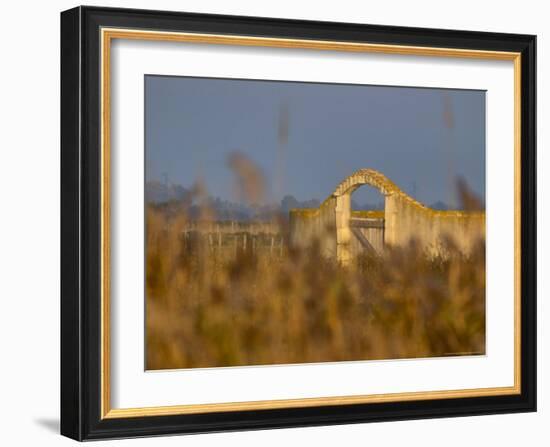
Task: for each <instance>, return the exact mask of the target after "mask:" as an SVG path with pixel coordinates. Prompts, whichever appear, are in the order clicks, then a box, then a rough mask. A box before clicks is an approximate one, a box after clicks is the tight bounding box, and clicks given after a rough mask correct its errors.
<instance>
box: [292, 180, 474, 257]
mask: <svg viewBox="0 0 550 447" xmlns="http://www.w3.org/2000/svg"><path fill="white" fill-rule="evenodd" d="M365 184H367V185H370V186H373V187H375V188H377V189H378V190H379V191H380V192H381V193H382V194H383V195H384V196H385V209H384V211H383V213H381V212H380V211H372V212H370V213H371V215H370V217H372V218H374V217H375V216H376V218H377V219H379V220H382V219H383V222H384V228H383V230H382V231H374V230H368V229H361V232H362V234H363V235H365V236H366V237H367V238H368V239H369V241H371V242H372V243H374V244H375V245H379V243H380V242H379V241H378V239H380V238H381V237H383V243H384V245H386V246H402V245H405V244H408V243H409V242H410V241H411V240H413V239H414V240H416V241H417V242H418V243H419V244H420V245H421V246H422V247H423V248H424V249H426V250H427V251H429V252H430V253H432V254H437V253H440V252H441V249H442V246H443V244H442V243H443V241H445V240H446V239H448V238H449V239H451V240H453V241H454V243H455V244H456V246H457V247H458V249H459V250H461V251H463V252H464V253H469V252H470V250H471V248H472V246H473V244H475V243H476V242H477V241H478V240H479V239H481V238H484V237H485V213H484V212H467V211H439V210H433V209H431V208H428V207H426V206H424V205H422V204H421V203H419V202H418V201H416V200H415V199H413V198H412V197H410V196H409V195H407V194H406V193H404V192H403V191H402V190H401V189H400V188H399V187H397V185H395V184H394V183H393V182H392V181H390V180H389V179H388V178H387V177H385V176H384V175H383V174H381V173H380V172H377V171H375V170H372V169H361V170H359V171H357V172H355V173H354V174H353V175H351V176H349V177H348V178H346V179H345V180H344V181H343V182H342V183H340V185H338V186H337V188H336V189H335V191H334V192H333V194H331V195H330V196H329V197H328V198H327V199H326V200H325V201H324V202H323V203H322V204H321V206H320V207H319V208H314V209H296V210H291V211H290V242H291V244H293V245H295V246H306V245H308V244H311V243H312V242H313V241H317V242H318V243H319V244H320V245H321V251H322V253H323V254H324V255H325V256H326V257H330V258H335V259H337V260H338V261H339V262H342V263H344V264H345V263H348V262H349V261H350V260H351V259H352V258H353V257H354V256H356V255H358V254H359V253H361V251H362V250H363V247H362V245H361V244H360V243H359V242H358V241H357V240H356V239H357V237H356V235H354V233H353V231H352V220H353V219H354V218H356V220H357V218H360V217H363V218H368V217H369V215H368V213H367V214H366V213H365V212H354V211H352V209H351V194H352V193H353V192H354V191H355V190H356V189H357V188H359V187H360V186H362V185H365Z"/></svg>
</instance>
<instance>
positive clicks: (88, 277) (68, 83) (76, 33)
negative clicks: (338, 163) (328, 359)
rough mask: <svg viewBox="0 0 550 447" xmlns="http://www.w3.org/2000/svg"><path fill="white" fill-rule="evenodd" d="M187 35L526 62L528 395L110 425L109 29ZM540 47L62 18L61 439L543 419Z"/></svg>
mask: <svg viewBox="0 0 550 447" xmlns="http://www.w3.org/2000/svg"><path fill="white" fill-rule="evenodd" d="M103 27H112V28H125V29H128V28H130V29H134V28H138V29H147V30H163V31H185V32H191V33H192V32H197V33H209V34H223V35H247V36H256V37H276V38H292V39H306V40H308V39H309V40H312V39H313V40H325V41H326V40H330V41H343V42H368V43H375V44H392V45H408V46H417V47H441V48H460V49H465V50H488V51H506V52H517V53H521V213H520V215H521V298H520V299H521V362H520V365H521V392H520V393H519V394H514V395H503V396H481V397H465V398H451V399H434V400H432V399H430V400H414V401H402V402H385V403H368V404H351V405H332V406H331V405H328V406H312V407H307V408H283V409H280V408H279V409H266V410H253V411H226V412H215V413H205V414H180V415H168V416H144V417H126V418H124V417H122V418H115V419H108V418H107V419H106V418H102V417H101V414H102V411H101V396H102V390H101V377H100V373H101V360H100V359H101V340H100V332H101V315H100V311H101V301H100V296H101V290H100V288H101V281H100V279H101V250H100V242H101V240H100V239H101V183H100V170H101V160H100V155H101V154H100V135H101V121H100V113H101V91H100V52H101V41H100V29H101V28H103ZM535 126H536V37H535V36H532V35H519V34H501V33H487V32H470V31H455V30H440V29H421V28H404V27H393V26H379V25H362V24H361V25H360V24H348V23H329V22H314V21H299V20H281V19H271V18H255V17H254V18H253V17H238V16H222V15H207V14H190V13H179V12H166V11H145V10H131V9H111V8H99V7H77V8H74V9H71V10H68V11H65V12H63V13H61V433H62V434H63V435H65V436H68V437H70V438H73V439H76V440H93V439H104V438H121V437H140V436H153V435H163V434H184V433H199V432H219V431H234V430H251V429H267V428H282V427H302V426H315V425H329V424H346V423H361V422H373V421H395V420H402V419H418V418H438V417H450V416H469V415H481V414H498V413H514V412H529V411H535V410H536V148H535V140H536V127H535Z"/></svg>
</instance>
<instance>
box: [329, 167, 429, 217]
mask: <svg viewBox="0 0 550 447" xmlns="http://www.w3.org/2000/svg"><path fill="white" fill-rule="evenodd" d="M363 185H368V186H372V187H373V188H375V189H377V190H378V191H380V193H381V194H382V195H384V196H390V195H394V194H395V195H398V196H400V197H401V198H403V199H405V200H406V201H408V202H409V203H410V204H411V205H413V206H416V207H418V208H420V209H423V210H426V211H428V210H429V209H430V208H428V207H427V206H425V205H423V204H422V203H420V202H418V201H417V200H415V199H413V198H412V197H411V196H409V195H408V194H407V193H405V192H404V191H403V190H401V189H400V188H399V186H397V185H396V184H395V183H393V182H392V181H391V180H390V179H389V178H388V177H386V176H385V175H384V174H382V173H381V172H378V171H376V170H375V169H359V170H358V171H355V172H354V173H353V174H351V175H350V176H348V177H346V178H345V179H344V180H343V181H342V182H340V183H339V184H338V186H337V187H336V189H335V190H334V192H333V193H332V196H333V197H340V196H344V195H346V194H347V195H351V194H352V193H353V192H354V191H355V190H356V189H358V188H360V187H361V186H363Z"/></svg>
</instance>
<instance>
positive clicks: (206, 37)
mask: <svg viewBox="0 0 550 447" xmlns="http://www.w3.org/2000/svg"><path fill="white" fill-rule="evenodd" d="M113 39H131V40H156V41H166V42H191V43H204V44H217V45H241V46H262V47H272V48H301V49H312V50H323V51H346V52H359V53H360V52H364V53H382V54H398V55H412V56H439V57H457V58H469V59H490V60H506V61H513V62H514V189H515V192H514V279H515V290H514V385H513V386H510V387H496V388H474V389H462V390H444V391H422V392H405V393H391V394H370V395H357V396H329V397H318V398H304V399H281V400H263V401H249V402H225V403H216V404H192V405H174V406H160V407H143V408H111V405H110V403H111V386H110V377H111V374H110V373H111V368H110V353H111V350H110V154H111V145H110V135H111V129H110V125H111V117H110V98H111V92H110V70H111V68H110V67H111V41H112V40H113ZM100 62H101V211H102V212H101V334H100V336H101V371H100V376H101V377H100V379H101V380H100V382H101V406H100V410H101V419H112V418H128V417H140V416H166V415H178V414H198V413H210V412H228V411H244V410H262V409H282V408H306V407H315V406H323V405H351V404H358V403H380V402H396V401H415V400H426V399H449V398H452V399H454V398H464V397H481V396H502V395H512V394H520V393H521V299H520V297H521V227H520V225H521V169H520V167H521V53H515V52H504V51H484V50H464V49H455V48H438V47H418V46H405V45H383V44H370V43H352V42H338V41H321V40H303V39H282V38H265V37H250V36H232V35H216V34H199V33H178V32H162V31H144V30H134V29H121V28H102V29H101V55H100Z"/></svg>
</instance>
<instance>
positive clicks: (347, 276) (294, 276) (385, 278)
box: [146, 206, 485, 369]
mask: <svg viewBox="0 0 550 447" xmlns="http://www.w3.org/2000/svg"><path fill="white" fill-rule="evenodd" d="M146 222H147V241H146V258H147V259H146V269H147V274H146V358H147V369H167V368H195V367H220V366H238V365H265V364H282V363H310V362H327V361H329V362H334V361H346V360H370V359H400V358H419V357H433V356H448V355H464V354H482V353H484V352H485V247H484V244H483V242H480V243H479V245H478V246H477V248H476V249H475V250H474V251H473V252H472V253H471V254H470V255H469V256H468V257H466V256H464V255H462V254H460V253H459V252H458V250H456V249H454V248H453V244H452V241H449V242H448V247H447V253H446V256H444V257H436V258H434V257H429V256H427V255H426V254H425V253H423V252H422V251H421V250H420V249H419V248H418V247H417V246H415V244H414V243H411V244H410V245H409V246H408V247H405V248H395V249H387V250H386V251H385V253H384V255H383V256H375V257H368V256H364V257H361V258H359V259H357V262H356V263H354V265H353V266H351V267H342V266H339V265H338V264H337V263H336V262H333V261H330V260H327V259H325V258H323V257H322V256H321V255H320V253H319V249H318V247H317V246H316V245H315V244H313V245H312V246H310V247H309V248H307V249H295V248H291V247H288V245H287V244H281V245H280V246H277V245H276V246H275V247H276V248H275V249H274V248H273V237H272V236H266V237H263V238H262V235H261V234H260V235H256V236H255V238H254V240H253V241H251V239H248V243H243V239H239V238H238V237H237V238H235V239H234V241H233V242H227V241H226V239H224V242H223V243H222V242H221V241H218V243H216V241H214V242H212V238H211V237H206V236H204V235H203V236H200V234H199V233H193V234H194V236H193V237H190V235H189V233H188V232H186V229H187V228H188V227H189V224H190V223H189V221H188V219H187V218H186V215H185V213H184V212H183V211H180V212H176V213H173V212H171V213H167V212H165V211H163V210H162V209H160V208H158V207H153V206H148V208H147V217H146ZM279 234H280V240H281V241H284V240H285V237H286V236H285V228H284V225H281V227H280V233H279ZM245 237H246V236H244V235H243V238H245ZM277 247H279V248H277Z"/></svg>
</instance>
